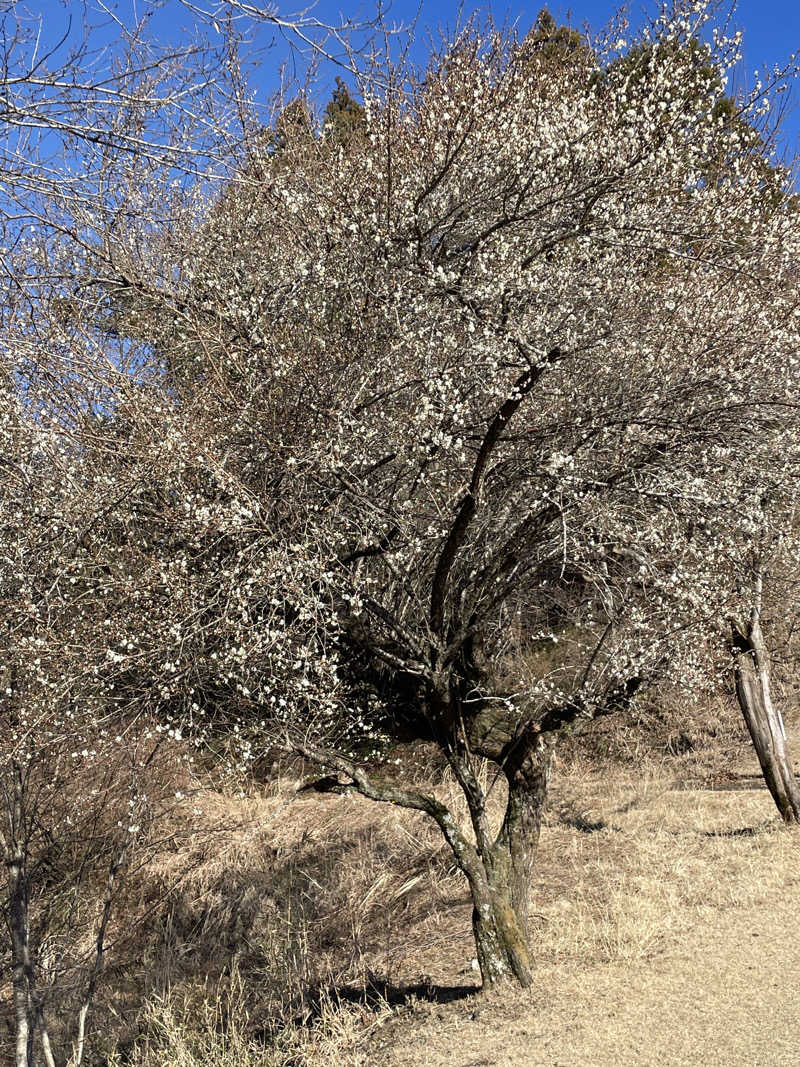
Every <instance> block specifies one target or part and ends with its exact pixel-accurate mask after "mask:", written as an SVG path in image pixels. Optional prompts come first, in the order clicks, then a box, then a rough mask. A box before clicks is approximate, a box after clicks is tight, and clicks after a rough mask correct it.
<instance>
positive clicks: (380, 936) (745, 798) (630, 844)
mask: <svg viewBox="0 0 800 1067" xmlns="http://www.w3.org/2000/svg"><path fill="white" fill-rule="evenodd" d="M742 752H743V753H746V750H742ZM703 770H704V768H703V767H702V766H699V765H698V764H697V761H696V760H693V757H692V756H691V755H687V756H686V757H685V758H683V759H678V760H665V761H662V762H659V761H652V760H651V761H649V762H648V761H645V762H644V763H643V764H641V765H639V766H636V767H634V766H630V768H629V769H628V768H625V767H621V766H619V765H612V764H606V765H603V766H599V765H598V764H597V763H588V762H587V761H585V760H584V759H582V758H579V757H576V758H574V759H572V760H570V761H569V762H568V763H566V764H561V765H560V767H559V768H558V770H557V773H556V776H555V781H554V785H553V797H552V803H551V807H550V811H549V815H548V818H547V822H546V825H545V827H544V830H543V834H542V843H541V853H540V862H539V867H538V873H537V879H536V884H535V887H534V905H533V908H534V916H533V922H534V930H535V939H536V946H537V955H538V960H539V977H538V980H537V983H536V987H535V989H534V991H533V994H532V996H531V997H528V996H522V997H520V996H513V997H512V998H511V1000H510V1001H508V1002H506V1003H500V1002H497V1001H495V1002H490V1003H485V1004H481V1005H480V1007H478V1009H477V1012H478V1014H477V1017H473V1016H474V1015H475V1012H476V1002H475V1000H474V999H472V998H471V996H470V994H471V993H473V992H474V989H475V985H476V982H477V975H476V973H475V971H474V970H473V964H472V959H473V955H474V952H473V944H472V939H471V933H470V904H469V901H468V897H467V893H466V887H465V884H464V882H463V880H462V878H461V876H460V875H459V873H458V872H457V871H456V870H455V869H454V867H453V864H452V862H451V859H450V856H449V854H448V852H447V850H446V849H445V848H444V846H443V845H442V844H441V842H440V839H439V836H438V833H437V832H436V831H435V830H434V828H433V827H432V826H429V825H428V824H427V823H426V821H425V820H424V819H423V818H422V817H421V816H416V815H414V814H412V813H408V812H403V811H399V810H395V809H392V808H386V807H383V806H380V805H374V804H370V803H369V802H366V801H364V800H362V799H360V798H359V797H357V796H346V797H326V796H320V795H317V794H315V793H313V792H303V793H300V794H295V792H294V790H295V787H296V784H297V782H296V780H292V779H283V780H282V781H281V782H280V783H277V784H274V785H273V786H272V787H271V792H270V795H268V796H263V795H261V796H255V795H254V796H251V797H249V798H246V799H235V798H225V797H223V796H221V795H219V794H207V795H206V796H205V797H204V798H202V800H200V801H196V802H197V803H199V804H200V806H201V807H202V809H203V822H204V831H203V833H201V834H198V835H195V836H193V837H188V838H185V839H182V843H181V845H180V847H175V848H173V849H172V850H170V851H166V852H165V853H164V854H163V855H161V856H160V857H159V859H158V860H157V862H156V863H155V864H154V865H153V868H152V870H151V871H150V872H149V876H148V877H149V879H150V884H151V891H152V886H153V884H154V883H159V884H160V885H162V886H163V887H164V889H165V890H166V887H168V886H173V887H174V886H177V889H175V888H173V889H172V890H171V892H170V893H169V894H168V895H167V898H166V903H165V904H164V905H162V907H161V910H160V912H159V919H158V921H159V922H160V923H161V924H162V926H163V930H162V931H161V932H160V933H159V935H158V936H157V937H154V936H153V933H154V931H153V929H151V946H150V957H149V960H150V967H151V974H153V975H157V976H158V981H152V982H151V983H150V989H149V1005H150V1006H149V1009H148V1012H147V1018H146V1019H145V1020H144V1026H143V1021H142V1019H141V1016H140V1015H139V1014H138V1013H136V1017H135V1018H134V1017H133V1015H131V1018H130V1021H131V1030H130V1031H129V1035H128V1038H127V1043H126V1041H125V1040H123V1047H124V1046H125V1045H126V1044H127V1050H128V1051H127V1052H126V1055H125V1056H124V1058H123V1059H120V1060H119V1061H118V1062H120V1063H122V1062H133V1063H136V1064H140V1065H145V1064H146V1065H148V1067H152V1065H154V1064H156V1063H159V1064H160V1063H164V1062H169V1063H175V1064H176V1065H178V1067H201V1065H204V1067H205V1065H208V1067H256V1065H258V1067H273V1065H276V1067H277V1065H280V1067H284V1065H285V1067H288V1065H290V1064H291V1065H300V1064H304V1065H308V1067H317V1065H320V1067H321V1065H322V1064H323V1063H329V1062H331V1061H332V1060H336V1061H338V1063H339V1064H340V1065H342V1067H344V1065H352V1067H357V1065H371V1064H377V1063H386V1064H387V1065H388V1064H391V1065H392V1067H399V1065H401V1064H430V1065H431V1067H445V1065H448V1067H467V1065H473V1064H474V1065H475V1067H477V1065H479V1064H486V1065H494V1064H498V1065H499V1064H506V1063H507V1064H515V1065H516V1064H519V1065H528V1064H530V1065H534V1064H539V1063H542V1064H553V1065H554V1064H561V1063H563V1064H565V1065H566V1064H570V1065H571V1064H597V1065H598V1067H603V1065H604V1064H605V1063H609V1064H610V1063H613V1062H614V1060H615V1058H617V1057H618V1055H621V1056H622V1057H623V1060H624V1061H625V1062H628V1063H641V1064H651V1063H652V1064H656V1063H673V1062H674V1063H675V1064H680V1063H701V1062H719V1063H721V1062H724V1063H726V1064H738V1063H742V1064H744V1063H751V1062H752V1063H755V1062H759V1063H770V1064H773V1063H774V1064H776V1065H777V1064H783V1063H784V1062H785V1063H786V1064H787V1065H788V1063H789V1062H790V1061H789V1060H782V1059H780V1055H781V1053H780V1047H779V1045H780V1042H781V1041H782V1040H783V1037H781V1035H780V1034H778V1035H776V1036H775V1042H777V1043H776V1045H775V1049H774V1053H775V1056H774V1057H773V1058H772V1059H770V1058H769V1057H767V1058H766V1059H764V1058H763V1057H762V1058H761V1059H760V1060H758V1059H747V1058H746V1055H747V1054H748V1053H747V1052H746V1051H745V1052H744V1053H743V1055H745V1058H740V1059H736V1057H735V1054H734V1052H735V1050H732V1049H731V1048H728V1050H727V1052H726V1054H725V1056H726V1057H727V1058H722V1059H720V1057H719V1055H715V1054H714V1055H712V1054H711V1053H712V1052H713V1050H709V1055H710V1058H709V1059H702V1058H694V1059H692V1058H691V1057H690V1058H688V1059H686V1058H681V1056H682V1055H684V1053H685V1050H684V1053H681V1052H680V1049H679V1044H680V1042H678V1036H679V1035H682V1036H681V1040H684V1038H686V1031H687V1027H688V1030H689V1031H691V1030H692V1027H694V1028H695V1031H696V1033H695V1034H694V1036H693V1037H692V1038H691V1040H692V1041H695V1043H696V1041H697V1040H698V1039H699V1037H701V1036H702V1034H701V1031H702V1032H704V1033H709V1032H711V1031H710V1030H709V1026H708V1018H706V1016H705V1015H703V1014H702V1013H701V1016H699V1017H698V1018H694V1021H692V1019H693V1016H692V1013H691V1010H690V1008H691V1004H692V1003H695V1002H697V1003H701V1002H703V1001H705V1002H706V1003H707V1004H713V1003H717V1002H718V1001H719V998H720V997H723V1001H724V996H723V994H724V993H725V990H726V989H738V990H739V992H738V994H737V1000H736V1002H737V1003H739V1002H741V1001H742V990H741V988H740V986H741V985H742V983H744V985H745V987H747V986H748V984H750V985H752V986H753V988H754V989H755V991H756V993H755V995H756V999H758V998H759V997H761V998H762V999H763V995H764V989H763V988H762V987H763V985H764V982H765V981H772V980H773V977H778V976H777V975H775V976H773V975H772V974H771V973H770V968H771V963H770V958H765V959H764V966H763V968H762V969H761V970H759V969H758V967H756V965H755V964H754V963H753V960H752V959H751V955H747V954H743V950H742V948H741V945H740V944H739V940H741V939H740V938H739V940H737V937H738V933H740V932H741V931H742V930H743V929H747V930H748V931H750V929H751V927H752V925H753V924H756V925H757V926H758V927H759V929H757V930H756V931H755V932H756V933H758V934H759V936H760V937H763V938H764V939H765V940H764V941H763V942H762V943H763V944H764V945H765V946H766V945H768V944H771V942H770V938H773V939H774V938H775V937H777V934H778V931H779V930H780V927H781V923H782V922H783V921H784V920H785V918H786V915H785V911H786V908H787V907H789V906H791V904H792V902H793V901H794V899H795V898H796V896H797V891H798V885H800V865H798V862H797V849H798V845H800V842H798V840H797V836H796V835H795V834H793V833H788V832H786V831H784V830H783V829H782V828H781V827H780V826H779V824H778V821H777V817H776V815H775V813H774V810H773V808H772V803H771V801H770V799H769V797H768V795H767V793H766V791H765V790H764V789H763V788H761V787H760V782H759V779H758V778H757V777H756V768H755V767H754V765H753V760H752V758H751V757H749V755H747V756H746V759H745V762H740V764H739V766H738V768H737V774H738V775H739V776H738V777H732V776H731V775H728V778H729V781H728V782H727V785H726V783H721V782H720V778H719V775H718V773H717V771H715V772H714V778H713V780H711V779H709V778H708V776H707V772H709V768H708V767H705V773H706V776H705V777H704V778H703V777H698V774H699V773H700V772H701V771H703ZM487 782H488V779H487ZM721 784H722V785H723V786H726V787H725V788H720V785H721ZM437 791H438V792H440V793H441V794H442V796H443V797H445V798H447V799H448V800H450V801H452V802H455V803H457V798H456V791H455V788H454V786H453V783H452V782H451V781H449V780H448V779H447V777H446V776H445V777H444V780H443V781H441V783H440V784H439V785H438V786H437ZM491 795H492V798H493V805H494V808H495V811H496V814H497V815H498V816H499V812H500V810H501V807H502V793H501V789H500V786H499V785H498V786H497V787H496V788H495V789H494V790H493V791H492V794H491ZM157 895H158V894H155V896H157ZM752 940H753V942H754V944H755V945H756V946H757V945H758V941H757V939H756V938H752ZM726 945H727V947H726ZM747 947H748V948H750V949H753V946H749V945H748V946H747ZM737 953H738V956H737ZM765 956H766V957H771V958H772V959H774V958H775V948H774V946H772V948H771V949H770V950H769V953H765ZM739 957H741V960H742V961H744V960H746V962H741V961H739V962H737V961H738V960H739ZM747 968H755V969H752V970H748V969H747ZM798 977H800V975H798ZM659 983H660V984H659ZM676 983H677V984H676ZM737 983H738V985H737ZM659 990H660V992H659ZM670 990H672V994H670V992H669V991H670ZM676 991H677V992H676ZM681 994H683V1000H681ZM654 996H656V997H661V999H662V1000H663V1001H664V1009H663V1010H662V1011H661V1012H660V1014H659V1010H658V1007H657V1004H655V1003H654V1002H653V997H654ZM670 996H672V999H671V1000H670ZM715 998H716V1000H715ZM598 1004H603V1005H605V1007H604V1008H603V1011H605V1013H606V1014H605V1015H604V1016H603V1018H604V1019H611V1020H612V1021H613V1020H614V1019H617V1020H618V1021H617V1024H616V1030H615V1029H614V1027H613V1026H612V1028H611V1029H612V1031H613V1033H611V1036H609V1032H608V1027H606V1028H605V1029H604V1028H603V1026H599V1025H597V1020H596V1015H597V1010H598V1008H597V1005H598ZM726 1004H727V1008H726ZM734 1006H735V1005H734ZM730 1009H731V1004H730V1003H728V1002H727V1001H724V1002H720V1003H717V1009H715V1010H718V1013H722V1014H721V1016H720V1017H721V1018H725V1012H726V1011H727V1012H728V1015H729V1016H730ZM667 1011H669V1012H672V1016H671V1017H670V1018H669V1019H667V1018H666V1016H665V1013H666V1012H667ZM709 1011H711V1009H709ZM651 1012H655V1013H656V1014H657V1015H659V1017H658V1020H656V1019H651V1018H650V1015H649V1013H651ZM712 1014H713V1012H712ZM773 1014H774V1013H773ZM698 1019H700V1021H698ZM592 1020H594V1021H592ZM637 1020H638V1021H637ZM703 1020H705V1021H703ZM637 1026H638V1027H639V1032H640V1038H641V1040H642V1041H645V1038H646V1035H647V1033H649V1032H650V1031H651V1030H652V1033H653V1035H657V1034H658V1032H659V1027H661V1031H662V1033H661V1038H660V1039H659V1040H661V1042H662V1045H663V1048H662V1050H661V1052H659V1053H658V1056H661V1057H662V1058H657V1054H656V1052H654V1051H653V1049H652V1048H650V1049H649V1050H648V1048H646V1047H643V1049H642V1050H641V1052H640V1054H639V1053H637V1054H636V1055H640V1058H639V1059H637V1058H636V1055H635V1054H634V1051H631V1047H629V1045H626V1044H625V1042H626V1041H627V1040H628V1037H627V1036H626V1035H634V1037H635V1034H636V1033H637ZM739 1030H740V1031H741V1027H740V1028H739ZM134 1032H136V1033H139V1034H142V1032H144V1033H145V1034H146V1035H147V1036H146V1040H142V1039H141V1038H140V1040H139V1043H138V1045H137V1046H136V1049H135V1051H134V1049H133V1046H132V1045H131V1044H130V1042H131V1040H132V1039H133V1037H134ZM725 1032H726V1033H728V1034H729V1036H730V1034H731V1033H735V1032H737V1031H736V1027H735V1026H734V1025H733V1023H731V1026H730V1027H728V1028H727V1030H726V1031H725ZM509 1034H516V1036H515V1037H514V1038H513V1040H511V1039H510V1038H509ZM603 1035H604V1036H603ZM615 1035H616V1036H615ZM796 1036H797V1038H798V1039H800V1028H798V1032H797V1035H796ZM601 1037H602V1041H601V1044H600V1045H598V1046H597V1048H594V1046H593V1045H592V1041H595V1042H596V1041H600V1040H601ZM590 1038H591V1040H590ZM762 1038H763V1035H762ZM654 1040H655V1037H654ZM686 1040H688V1038H686ZM715 1040H717V1043H719V1038H717V1039H715ZM737 1040H739V1041H740V1044H741V1042H742V1041H744V1038H743V1037H742V1034H741V1033H740V1034H739V1038H738V1039H737ZM509 1041H511V1043H509ZM615 1041H616V1044H615ZM559 1042H561V1043H560V1044H559ZM602 1042H605V1044H603V1043H602ZM620 1042H622V1044H620ZM670 1042H672V1043H673V1046H674V1047H673V1052H674V1054H675V1058H674V1059H670V1058H669V1055H670V1052H669V1043H670ZM684 1043H685V1041H684ZM697 1047H699V1046H696V1047H695V1051H696V1052H697ZM593 1049H594V1051H593ZM598 1049H599V1051H598ZM615 1049H617V1051H616V1052H615V1051H614V1050H615ZM626 1049H627V1051H626ZM604 1050H605V1051H604ZM592 1056H594V1057H595V1058H594V1059H592ZM606 1056H607V1057H609V1058H607V1059H604V1057H606ZM648 1056H650V1057H651V1058H647V1057H648ZM654 1056H655V1057H656V1058H653V1057H654ZM664 1056H666V1057H667V1058H663V1057H664ZM697 1056H698V1057H699V1052H697ZM470 1057H471V1058H470ZM537 1057H538V1058H537ZM548 1057H549V1058H548ZM598 1057H599V1058H598ZM641 1057H644V1058H641ZM775 1057H777V1058H775ZM791 1062H794V1060H792V1061H791Z"/></svg>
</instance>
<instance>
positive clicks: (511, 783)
mask: <svg viewBox="0 0 800 1067" xmlns="http://www.w3.org/2000/svg"><path fill="white" fill-rule="evenodd" d="M503 769H504V771H505V774H506V778H507V780H508V800H507V803H506V811H505V815H504V818H503V825H502V827H501V829H500V833H499V834H498V835H497V839H496V841H495V842H494V844H493V845H492V846H491V848H490V849H487V850H486V851H485V852H484V854H483V855H482V857H481V859H482V865H483V869H484V872H485V884H486V893H485V898H484V895H483V893H482V892H481V889H480V887H479V886H476V885H475V884H474V882H473V879H472V878H470V884H471V887H472V891H473V901H474V909H473V914H472V927H473V932H474V934H475V945H476V950H477V954H478V964H479V966H480V970H481V977H482V979H483V984H484V987H485V988H487V987H491V986H493V985H495V984H497V983H498V982H504V981H508V980H510V979H513V980H515V981H516V982H518V983H519V984H520V985H521V986H522V987H523V988H527V987H528V986H530V985H531V982H532V981H533V969H534V960H533V952H532V947H531V940H530V929H529V924H528V913H529V901H530V887H531V880H532V875H533V869H534V864H535V862H536V853H537V848H538V844H539V833H540V830H541V825H542V814H543V812H544V805H545V802H546V798H547V784H548V780H549V772H550V752H549V751H534V752H529V753H527V754H526V756H525V758H524V760H519V761H515V759H514V755H513V753H512V754H510V755H509V757H508V758H507V760H506V761H505V764H504V767H503ZM468 877H469V876H468Z"/></svg>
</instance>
